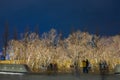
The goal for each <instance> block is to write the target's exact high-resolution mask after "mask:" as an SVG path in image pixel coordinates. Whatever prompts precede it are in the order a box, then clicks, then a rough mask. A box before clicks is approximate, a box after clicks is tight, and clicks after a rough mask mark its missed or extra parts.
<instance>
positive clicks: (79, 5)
mask: <svg viewBox="0 0 120 80" xmlns="http://www.w3.org/2000/svg"><path fill="white" fill-rule="evenodd" d="M119 4H120V0H0V36H2V34H3V30H4V26H5V23H6V22H7V23H8V24H9V28H10V34H11V35H12V32H13V29H14V28H17V29H18V33H19V34H21V33H23V32H24V30H25V27H26V26H29V29H30V31H34V28H35V26H39V31H40V33H43V32H47V31H49V30H50V29H51V28H55V29H57V31H61V32H62V33H63V34H64V36H66V35H68V34H69V32H70V31H71V29H74V30H78V29H79V30H81V31H84V30H87V31H88V32H89V33H92V34H94V33H95V32H96V31H98V33H99V34H100V35H106V36H112V35H116V34H119V33H120V5H119Z"/></svg>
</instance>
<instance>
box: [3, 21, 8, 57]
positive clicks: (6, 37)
mask: <svg viewBox="0 0 120 80" xmlns="http://www.w3.org/2000/svg"><path fill="white" fill-rule="evenodd" d="M8 40H9V26H8V22H6V23H5V28H4V34H3V46H4V52H3V54H4V56H6V52H7V46H8Z"/></svg>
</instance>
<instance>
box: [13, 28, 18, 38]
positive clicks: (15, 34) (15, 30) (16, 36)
mask: <svg viewBox="0 0 120 80" xmlns="http://www.w3.org/2000/svg"><path fill="white" fill-rule="evenodd" d="M13 39H14V40H17V39H18V32H17V29H16V27H15V28H14V32H13Z"/></svg>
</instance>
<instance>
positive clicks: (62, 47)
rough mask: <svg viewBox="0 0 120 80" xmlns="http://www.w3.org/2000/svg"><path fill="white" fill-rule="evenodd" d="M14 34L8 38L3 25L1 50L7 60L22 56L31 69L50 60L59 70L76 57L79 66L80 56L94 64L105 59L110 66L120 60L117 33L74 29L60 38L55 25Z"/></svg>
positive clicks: (38, 67)
mask: <svg viewBox="0 0 120 80" xmlns="http://www.w3.org/2000/svg"><path fill="white" fill-rule="evenodd" d="M15 35H16V32H15ZM16 37H17V35H16ZM16 37H15V38H14V39H12V40H8V28H6V31H5V37H4V39H5V40H4V48H5V52H4V53H9V58H10V60H24V61H25V63H26V64H27V65H28V66H29V67H30V68H31V70H33V71H38V70H39V69H41V66H43V65H44V66H48V64H50V63H51V62H52V63H57V64H58V68H59V70H63V69H65V70H67V69H70V65H72V64H74V62H75V61H76V59H77V60H78V61H79V66H80V67H81V66H82V65H81V62H82V60H83V59H88V60H90V62H91V63H92V67H97V64H98V63H99V61H100V60H106V61H107V63H108V64H109V66H110V67H111V69H113V68H114V67H115V65H116V64H119V63H120V59H119V57H120V42H119V41H120V35H116V36H110V37H105V36H102V37H100V36H98V35H93V34H89V33H88V32H81V31H79V30H78V31H75V32H72V33H71V34H69V36H68V37H67V38H64V39H63V38H62V34H58V33H57V31H56V30H55V29H51V30H50V31H49V32H45V33H43V34H42V35H41V36H39V34H38V32H37V31H36V32H31V33H30V32H28V29H27V30H26V32H25V34H24V35H23V36H22V38H21V39H19V40H18V39H17V38H16Z"/></svg>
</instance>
